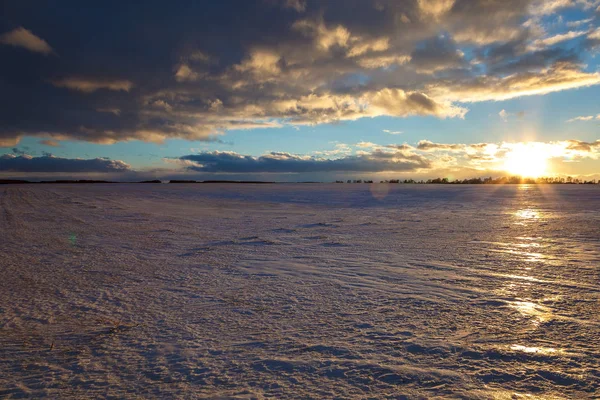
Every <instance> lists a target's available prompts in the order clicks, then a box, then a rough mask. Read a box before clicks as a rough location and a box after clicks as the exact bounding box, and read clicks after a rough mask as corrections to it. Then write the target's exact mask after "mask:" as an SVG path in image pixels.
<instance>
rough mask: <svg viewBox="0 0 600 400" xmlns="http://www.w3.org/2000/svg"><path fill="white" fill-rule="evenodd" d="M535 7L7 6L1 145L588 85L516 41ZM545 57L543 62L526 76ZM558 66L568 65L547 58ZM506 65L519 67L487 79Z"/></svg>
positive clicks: (593, 79) (468, 3) (563, 58)
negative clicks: (543, 67)
mask: <svg viewBox="0 0 600 400" xmlns="http://www.w3.org/2000/svg"><path fill="white" fill-rule="evenodd" d="M542 8H543V10H542ZM536 10H542V11H539V12H540V13H542V14H544V15H548V13H551V12H552V10H553V9H552V8H551V7H550V8H549V7H548V6H547V4H545V3H543V2H539V1H534V0H518V1H517V0H418V1H417V0H410V1H395V0H376V1H364V0H343V1H342V0H340V1H333V0H332V1H327V2H323V1H318V0H312V1H311V0H307V1H304V0H281V1H279V0H253V1H252V0H225V1H219V2H199V1H191V0H182V1H177V2H171V3H169V4H166V3H164V2H162V1H157V0H150V1H146V2H144V3H143V5H140V4H138V3H133V2H123V1H110V0H109V1H103V2H81V1H75V0H70V1H64V2H61V3H60V5H57V4H54V3H51V2H43V1H34V0H13V1H6V2H4V3H3V6H2V14H1V17H0V59H2V63H0V92H1V93H2V96H0V147H14V146H16V145H17V143H18V142H19V140H20V138H22V137H24V136H28V135H35V136H41V137H43V138H44V139H48V140H68V139H76V140H83V141H89V142H94V143H106V144H109V143H114V142H117V141H124V140H144V141H151V142H161V141H163V140H165V139H169V138H183V139H189V140H215V136H217V135H220V134H223V133H224V132H225V131H227V130H231V129H254V128H268V127H272V128H276V127H280V126H282V125H285V124H295V125H302V124H308V125H311V124H319V123H331V122H337V121H343V120H355V119H358V118H362V117H375V116H380V115H388V116H397V117H406V116H411V115H431V116H437V117H441V118H454V117H463V116H464V115H465V113H466V112H467V109H466V108H464V106H463V104H462V103H463V102H464V101H484V100H497V99H503V98H512V97H516V96H522V95H530V94H537V93H547V92H549V91H555V90H564V89H568V88H571V87H580V86H584V85H591V84H597V83H599V82H600V78H599V77H598V76H597V74H593V73H589V72H586V71H585V70H583V69H582V67H581V65H580V63H579V59H578V57H577V54H576V53H566V52H560V51H556V54H555V55H554V56H553V55H551V54H549V53H540V54H537V55H536V54H535V53H534V52H535V51H542V50H539V49H538V50H531V49H529V47H528V46H530V45H531V43H532V41H534V40H540V39H544V40H546V41H548V40H549V39H550V38H543V35H544V34H543V32H541V33H540V32H538V31H539V30H536V29H534V28H533V27H532V26H526V25H525V24H524V21H526V20H527V19H528V18H530V17H531V16H532V13H534V14H535V12H536ZM442 33H443V36H440V34H442ZM593 38H594V36H593V35H589V37H588V40H594V39H593ZM539 43H542V42H539ZM461 46H469V47H470V48H472V52H470V54H474V55H475V56H471V55H469V56H468V57H467V56H465V55H464V54H463V52H462V50H461V49H460V47H461ZM557 46H559V47H560V43H559V44H558V45H557ZM529 53H533V54H529ZM544 57H547V60H549V63H550V64H551V65H550V66H549V65H546V67H547V70H544V71H538V69H540V68H541V67H540V65H541V64H543V62H544V61H545V60H543V58H544ZM473 61H478V62H479V63H477V62H473ZM567 63H568V64H569V65H570V66H571V67H570V69H569V71H568V73H567V72H565V71H566V70H565V68H553V66H554V65H557V64H561V65H565V64H567ZM547 64H548V63H547ZM513 72H515V73H520V74H522V75H520V76H517V77H515V78H514V79H513V80H507V81H504V80H502V79H499V78H500V75H502V74H507V73H513ZM536 74H537V75H536ZM538 75H539V76H538ZM518 79H522V80H523V81H524V82H526V84H527V85H528V86H529V87H527V88H526V89H527V90H520V88H521V87H523V84H516V83H515V81H516V80H518ZM512 83H515V84H514V85H512V86H511V84H512ZM473 91H474V92H475V93H473ZM482 91H485V94H482V93H481V92H482ZM463 99H467V100H463Z"/></svg>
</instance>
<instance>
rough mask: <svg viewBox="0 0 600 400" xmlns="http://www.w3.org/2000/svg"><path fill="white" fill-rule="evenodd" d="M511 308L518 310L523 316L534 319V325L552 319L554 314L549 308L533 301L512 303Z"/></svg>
mask: <svg viewBox="0 0 600 400" xmlns="http://www.w3.org/2000/svg"><path fill="white" fill-rule="evenodd" d="M509 306H510V307H512V308H514V309H516V310H517V311H518V312H519V313H521V315H523V316H525V317H531V318H533V323H534V324H536V325H539V324H540V323H541V322H545V321H548V320H550V319H551V318H552V313H551V312H550V309H549V308H548V307H544V306H542V305H540V304H536V303H533V302H531V301H512V302H510V303H509Z"/></svg>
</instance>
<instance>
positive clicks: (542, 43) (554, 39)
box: [531, 31, 588, 49]
mask: <svg viewBox="0 0 600 400" xmlns="http://www.w3.org/2000/svg"><path fill="white" fill-rule="evenodd" d="M587 33H588V32H587V31H569V32H567V33H561V34H558V35H554V36H550V37H547V38H544V39H537V40H534V41H533V42H531V48H532V49H543V48H546V47H550V46H554V45H556V44H558V43H562V42H565V41H567V40H572V39H575V38H578V37H581V36H583V35H585V34H587Z"/></svg>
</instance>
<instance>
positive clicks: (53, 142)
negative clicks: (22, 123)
mask: <svg viewBox="0 0 600 400" xmlns="http://www.w3.org/2000/svg"><path fill="white" fill-rule="evenodd" d="M40 144H43V145H44V146H50V147H60V143H59V142H58V141H56V140H52V139H46V140H40Z"/></svg>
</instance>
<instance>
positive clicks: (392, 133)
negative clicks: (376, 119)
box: [383, 129, 403, 135]
mask: <svg viewBox="0 0 600 400" xmlns="http://www.w3.org/2000/svg"><path fill="white" fill-rule="evenodd" d="M383 131H384V132H385V133H389V134H390V135H400V134H401V133H403V132H402V131H392V130H389V129H384V130H383Z"/></svg>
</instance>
